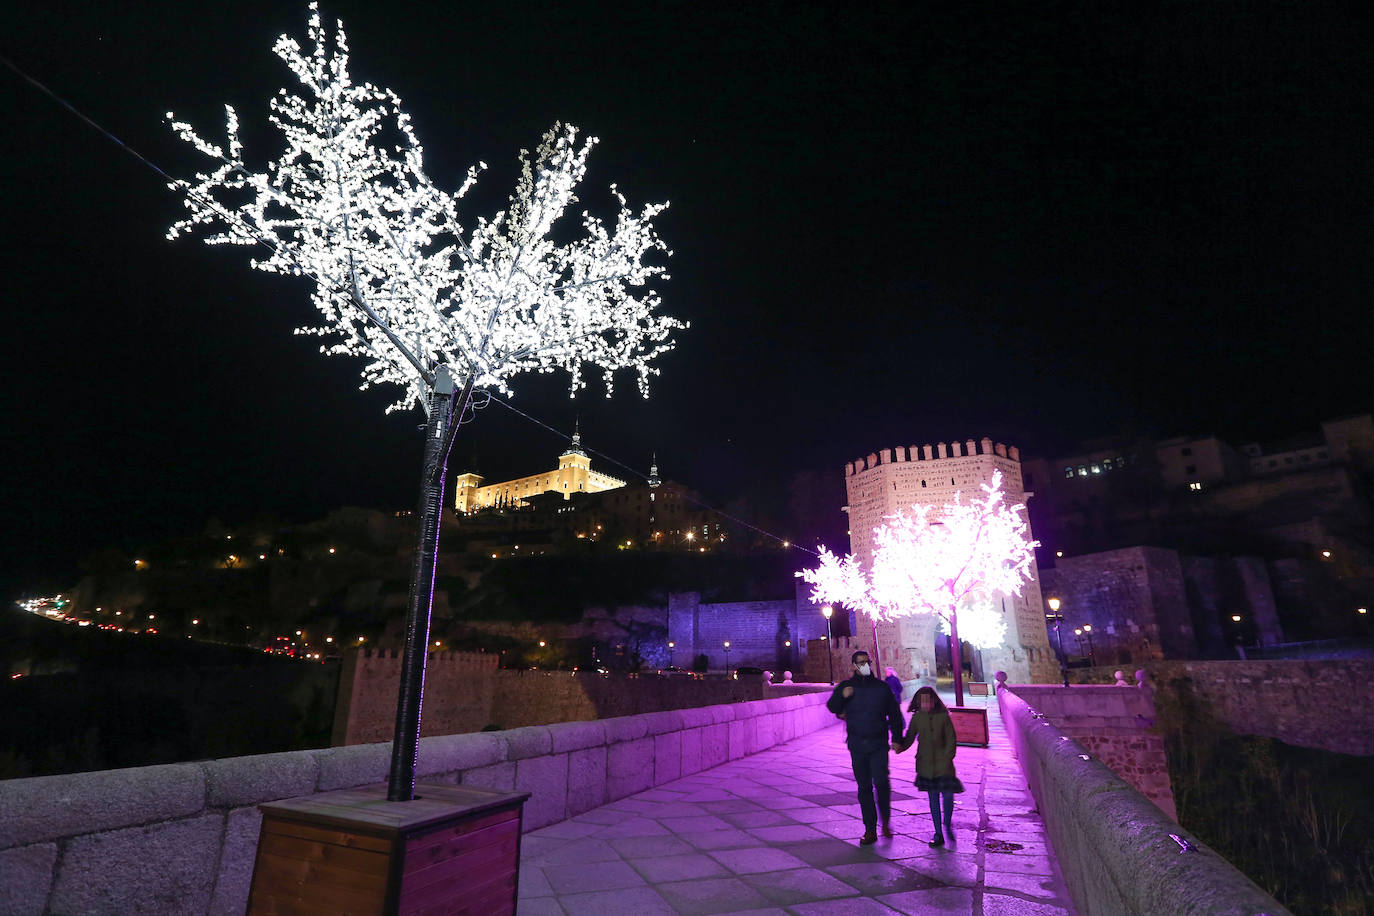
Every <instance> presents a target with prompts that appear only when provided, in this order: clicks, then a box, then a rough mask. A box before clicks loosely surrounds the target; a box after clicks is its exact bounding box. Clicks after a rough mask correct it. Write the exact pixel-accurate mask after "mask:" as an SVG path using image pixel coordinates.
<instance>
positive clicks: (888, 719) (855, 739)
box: [825, 650, 906, 846]
mask: <svg viewBox="0 0 1374 916" xmlns="http://www.w3.org/2000/svg"><path fill="white" fill-rule="evenodd" d="M850 661H852V662H853V664H854V676H853V677H851V678H849V679H848V680H845V681H841V682H840V683H839V684H837V685H835V691H834V693H832V694H831V695H830V699H829V700H828V701H826V704H825V708H826V709H828V710H830V711H831V712H833V713H834V714H835V715H837V716H839V717H840V718H841V719H844V722H845V730H846V733H847V738H846V743H847V744H848V745H849V758H850V761H851V762H852V763H853V765H854V779H855V781H856V782H857V783H858V784H859V810H860V811H861V812H862V813H863V820H864V835H863V838H862V839H861V840H859V845H860V846H871V845H872V844H874V843H876V842H878V819H879V816H880V815H881V817H882V824H883V835H884V836H892V827H891V821H892V785H891V783H889V782H888V777H887V751H888V748H889V747H890V748H891V749H892V750H894V751H896V750H898V749H899V748H900V747H901V745H900V744H899V743H898V742H900V741H901V740H902V733H903V731H905V729H906V722H905V720H903V719H902V708H901V707H900V706H899V705H897V699H896V697H894V696H893V695H892V691H891V690H889V689H888V686H887V684H884V683H883V682H882V681H880V680H879V679H878V678H877V677H875V676H874V674H873V666H872V665H871V664H870V662H869V659H868V653H867V652H864V651H862V650H860V651H858V652H855V653H854V655H853V656H852V657H851V658H850ZM875 795H876V803H875Z"/></svg>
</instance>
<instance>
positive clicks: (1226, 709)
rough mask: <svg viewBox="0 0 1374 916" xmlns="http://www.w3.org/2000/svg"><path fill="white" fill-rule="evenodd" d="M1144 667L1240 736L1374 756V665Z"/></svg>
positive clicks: (1087, 676)
mask: <svg viewBox="0 0 1374 916" xmlns="http://www.w3.org/2000/svg"><path fill="white" fill-rule="evenodd" d="M1144 668H1145V670H1146V671H1148V672H1149V674H1150V682H1151V684H1152V686H1153V687H1154V689H1155V690H1156V692H1163V691H1170V692H1171V693H1174V694H1175V695H1177V694H1178V693H1179V691H1180V690H1181V688H1182V687H1183V686H1184V684H1186V685H1187V687H1188V689H1189V691H1190V692H1191V694H1192V699H1193V700H1195V701H1199V702H1201V703H1203V704H1205V707H1206V708H1207V710H1208V711H1209V712H1211V714H1212V715H1214V716H1215V717H1216V718H1217V720H1218V721H1219V722H1220V723H1221V724H1222V725H1224V726H1226V727H1227V728H1229V729H1231V731H1233V732H1235V733H1236V734H1238V735H1260V736H1263V737H1266V738H1277V739H1279V740H1280V741H1283V742H1286V743H1288V744H1294V745H1297V746H1299V747H1310V748H1317V749H1320V750H1326V751H1334V752H1336V753H1338V754H1353V755H1356V756H1363V757H1367V756H1371V755H1374V660H1371V659H1367V658H1343V659H1310V660H1287V659H1282V660H1278V659H1275V660H1265V661H1240V660H1236V661H1160V662H1150V663H1149V664H1147V665H1145V666H1144ZM1127 674H1130V672H1127ZM1073 676H1074V677H1075V678H1077V679H1080V680H1083V681H1097V682H1109V681H1111V680H1112V677H1113V675H1112V672H1111V671H1110V670H1108V669H1106V668H1085V669H1078V670H1076V671H1074V672H1073ZM1185 678H1186V679H1187V680H1186V681H1185V682H1184V684H1180V683H1178V682H1179V681H1181V680H1182V679H1185Z"/></svg>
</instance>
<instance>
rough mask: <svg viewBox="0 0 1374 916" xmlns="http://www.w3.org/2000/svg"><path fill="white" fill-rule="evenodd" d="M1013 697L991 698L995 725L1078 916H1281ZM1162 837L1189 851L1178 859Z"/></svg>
mask: <svg viewBox="0 0 1374 916" xmlns="http://www.w3.org/2000/svg"><path fill="white" fill-rule="evenodd" d="M1061 689H1062V688H1061ZM1122 689H1130V688H1122ZM1022 691H1023V688H1022V687H1019V686H1017V687H1006V688H1004V689H1002V690H999V691H998V706H999V710H1000V712H1001V716H1002V723H1003V726H1004V727H1005V728H1006V732H1007V737H1008V738H1009V739H1010V741H1011V743H1012V746H1013V747H1014V748H1015V750H1016V756H1017V759H1018V760H1019V761H1020V764H1021V771H1022V773H1023V774H1024V775H1025V777H1026V784H1027V786H1028V787H1029V788H1030V791H1031V795H1032V796H1033V797H1034V798H1035V802H1036V807H1037V808H1038V810H1039V811H1040V815H1041V817H1043V818H1044V822H1045V829H1046V831H1047V832H1048V833H1049V838H1050V843H1051V844H1052V845H1053V847H1054V852H1055V859H1056V861H1058V863H1059V868H1060V871H1061V872H1062V873H1063V875H1064V883H1065V884H1066V885H1067V886H1068V889H1069V896H1070V897H1072V898H1073V902H1074V906H1075V907H1076V908H1077V909H1078V911H1079V912H1080V913H1111V914H1121V916H1152V914H1156V913H1161V912H1168V913H1171V914H1174V916H1204V914H1206V916H1220V914H1235V916H1241V914H1245V916H1250V914H1255V913H1267V914H1269V916H1282V914H1287V913H1289V911H1288V910H1286V909H1284V907H1283V906H1282V905H1280V904H1279V902H1278V901H1276V900H1275V899H1274V898H1273V897H1270V896H1269V895H1268V894H1266V893H1265V892H1264V891H1262V890H1261V889H1260V888H1259V887H1258V886H1256V885H1255V883H1254V882H1253V881H1251V880H1250V879H1249V878H1247V877H1246V876H1245V875H1244V874H1242V873H1241V872H1240V871H1239V870H1238V869H1237V868H1236V867H1235V866H1233V865H1232V864H1231V863H1230V862H1227V861H1226V860H1225V859H1223V858H1222V857H1221V856H1219V855H1217V854H1216V853H1215V852H1214V851H1213V850H1212V849H1210V848H1209V847H1207V846H1206V845H1204V844H1203V843H1202V842H1201V841H1200V840H1198V839H1197V838H1196V837H1194V836H1192V835H1191V834H1189V833H1188V832H1187V831H1185V830H1183V829H1182V828H1180V827H1179V826H1178V825H1177V824H1175V823H1174V822H1173V821H1172V820H1170V819H1169V818H1168V817H1167V816H1166V815H1165V814H1164V813H1163V812H1162V811H1160V810H1159V808H1158V807H1157V806H1156V805H1154V804H1152V803H1151V802H1150V800H1149V799H1147V798H1145V797H1144V796H1143V795H1141V794H1140V793H1139V792H1137V791H1136V790H1135V789H1133V788H1132V787H1131V786H1130V785H1128V784H1127V783H1126V781H1125V780H1123V779H1122V778H1121V777H1120V776H1118V775H1117V774H1115V773H1113V772H1112V770H1111V769H1110V768H1109V767H1107V766H1106V764H1104V763H1103V762H1102V761H1101V760H1099V759H1097V758H1096V757H1095V756H1093V755H1092V754H1091V753H1089V751H1088V750H1087V748H1085V747H1084V746H1083V745H1082V744H1080V743H1079V742H1078V741H1076V740H1074V738H1073V737H1072V736H1069V735H1065V734H1064V733H1063V730H1062V729H1060V728H1058V727H1056V726H1055V725H1054V724H1053V723H1052V722H1051V721H1050V719H1049V718H1048V717H1047V716H1046V715H1045V714H1044V713H1042V712H1040V711H1039V710H1037V709H1035V708H1033V707H1032V706H1031V705H1029V704H1028V703H1027V702H1026V700H1024V699H1022V698H1021V697H1020V696H1019V695H1018V693H1020V692H1022ZM1170 834H1174V835H1177V836H1179V837H1180V838H1182V839H1184V840H1185V841H1187V842H1188V843H1189V844H1190V845H1191V846H1192V847H1193V848H1192V849H1191V850H1190V851H1188V852H1184V853H1180V847H1179V845H1178V844H1177V843H1176V842H1175V841H1174V840H1173V839H1172V838H1171V836H1170Z"/></svg>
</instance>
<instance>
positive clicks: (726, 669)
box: [725, 639, 730, 677]
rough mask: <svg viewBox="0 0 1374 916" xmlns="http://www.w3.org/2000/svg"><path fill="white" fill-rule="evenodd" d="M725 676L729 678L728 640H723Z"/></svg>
mask: <svg viewBox="0 0 1374 916" xmlns="http://www.w3.org/2000/svg"><path fill="white" fill-rule="evenodd" d="M725 676H726V677H729V676H730V640H728V639H727V640H725Z"/></svg>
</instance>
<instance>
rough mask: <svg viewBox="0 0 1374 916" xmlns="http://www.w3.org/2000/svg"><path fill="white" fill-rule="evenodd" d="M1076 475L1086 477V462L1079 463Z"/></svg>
mask: <svg viewBox="0 0 1374 916" xmlns="http://www.w3.org/2000/svg"><path fill="white" fill-rule="evenodd" d="M1078 476H1079V477H1087V476H1088V466H1087V465H1086V464H1080V465H1079V466H1078Z"/></svg>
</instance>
